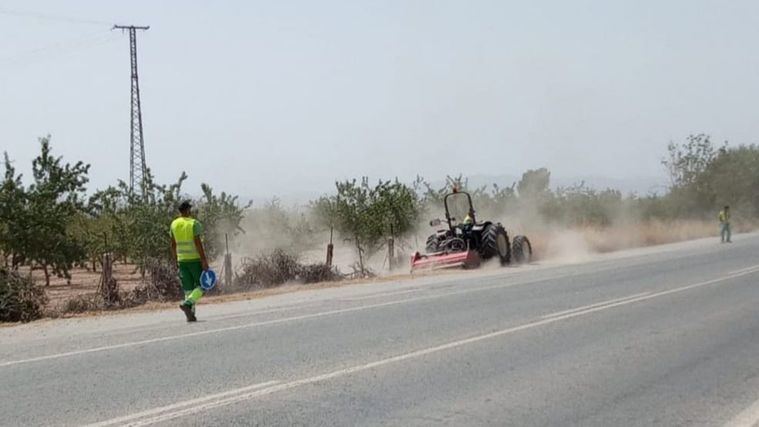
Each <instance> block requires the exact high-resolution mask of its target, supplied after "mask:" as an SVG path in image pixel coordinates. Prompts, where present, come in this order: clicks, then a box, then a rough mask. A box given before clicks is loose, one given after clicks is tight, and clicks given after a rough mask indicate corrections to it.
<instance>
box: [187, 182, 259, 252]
mask: <svg viewBox="0 0 759 427" xmlns="http://www.w3.org/2000/svg"><path fill="white" fill-rule="evenodd" d="M200 188H201V190H202V191H203V198H202V199H200V201H199V203H198V205H199V206H198V219H199V220H200V222H201V223H202V224H203V227H204V228H205V230H206V232H205V241H204V243H203V246H204V249H205V251H206V254H207V255H208V257H209V258H215V257H217V256H219V255H221V253H222V248H223V246H222V245H221V243H222V242H224V236H226V235H229V236H231V237H236V236H237V235H239V234H240V233H244V232H245V230H243V229H242V227H241V226H240V223H241V222H242V220H243V218H244V217H245V214H244V212H245V209H248V208H249V207H250V206H251V202H248V203H247V204H246V205H244V206H240V205H239V204H238V201H237V199H238V197H237V196H232V195H230V194H227V193H225V192H223V191H222V192H221V194H220V195H218V196H217V195H215V194H213V189H212V188H211V186H209V185H208V184H201V185H200Z"/></svg>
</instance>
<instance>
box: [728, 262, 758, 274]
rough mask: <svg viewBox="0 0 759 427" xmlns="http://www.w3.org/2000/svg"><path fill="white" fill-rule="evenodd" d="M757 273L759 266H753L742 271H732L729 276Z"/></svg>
mask: <svg viewBox="0 0 759 427" xmlns="http://www.w3.org/2000/svg"><path fill="white" fill-rule="evenodd" d="M755 271H759V264H757V265H752V266H751V267H746V268H741V269H740V270H735V271H731V272H729V273H727V274H740V273H753V272H755Z"/></svg>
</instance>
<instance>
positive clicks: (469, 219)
mask: <svg viewBox="0 0 759 427" xmlns="http://www.w3.org/2000/svg"><path fill="white" fill-rule="evenodd" d="M461 225H462V226H464V227H466V228H472V226H473V225H474V211H473V210H470V211H469V213H467V214H466V216H465V217H464V221H462V222H461Z"/></svg>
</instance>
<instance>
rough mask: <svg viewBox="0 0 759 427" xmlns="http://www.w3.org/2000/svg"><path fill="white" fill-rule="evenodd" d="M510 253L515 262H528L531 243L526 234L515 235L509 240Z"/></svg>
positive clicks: (530, 255) (530, 256) (530, 254)
mask: <svg viewBox="0 0 759 427" xmlns="http://www.w3.org/2000/svg"><path fill="white" fill-rule="evenodd" d="M511 254H512V256H513V257H514V262H515V263H517V264H528V263H529V262H530V261H531V260H532V244H530V241H529V240H528V239H527V237H526V236H515V237H514V240H513V241H512V242H511Z"/></svg>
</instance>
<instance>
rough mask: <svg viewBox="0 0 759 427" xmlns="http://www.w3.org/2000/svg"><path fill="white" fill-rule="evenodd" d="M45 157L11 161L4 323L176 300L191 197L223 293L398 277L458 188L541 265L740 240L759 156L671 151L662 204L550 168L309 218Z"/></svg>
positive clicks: (3, 192) (394, 187) (375, 190)
mask: <svg viewBox="0 0 759 427" xmlns="http://www.w3.org/2000/svg"><path fill="white" fill-rule="evenodd" d="M39 146H40V153H39V155H38V156H37V158H35V159H34V160H33V162H32V164H31V175H29V176H28V177H25V176H24V175H23V174H22V172H20V171H17V169H16V164H15V163H14V162H13V161H12V158H11V157H10V156H9V154H8V153H5V157H4V167H5V171H4V176H3V179H2V182H1V183H0V321H30V320H34V319H36V318H39V317H42V316H44V315H46V314H48V315H52V314H56V313H58V314H60V313H68V312H82V311H91V310H102V309H117V308H124V307H133V306H136V305H141V304H144V303H146V302H150V301H173V300H176V299H179V298H181V292H180V290H179V284H178V279H177V275H176V270H175V264H174V262H173V260H171V258H170V252H169V234H168V232H167V230H168V226H169V223H170V221H171V220H172V219H173V218H174V217H175V214H176V206H177V204H178V202H179V201H180V200H182V199H186V198H190V197H189V196H188V193H192V194H199V197H196V199H195V200H194V202H195V207H196V208H197V215H198V217H199V219H200V221H202V222H203V224H204V225H205V230H206V231H205V245H206V251H207V253H208V255H209V257H210V258H212V259H215V260H219V262H222V261H225V262H223V263H222V264H218V263H217V264H215V265H222V267H221V269H222V270H227V271H221V274H220V276H221V277H222V278H224V277H227V278H231V279H227V280H226V281H227V282H228V283H223V284H222V286H220V287H219V288H218V289H217V290H215V291H214V292H239V291H248V290H254V289H260V288H267V287H272V286H277V285H281V284H283V283H291V282H297V283H315V282H321V281H335V280H341V279H344V278H357V277H370V276H372V275H375V274H377V273H378V270H379V269H393V268H394V267H395V268H399V266H401V267H403V266H405V263H407V259H408V258H407V257H408V255H409V254H410V252H411V251H413V250H415V249H416V248H418V239H419V236H422V238H423V236H425V235H426V234H428V233H429V227H428V226H427V224H426V223H427V221H428V220H429V219H431V218H435V217H439V216H440V215H441V212H442V198H443V196H444V195H445V194H446V193H448V192H449V191H451V189H452V188H454V187H455V188H458V189H460V190H464V191H468V192H470V193H471V195H472V198H473V202H474V205H475V208H476V209H477V212H478V216H479V217H480V218H489V219H493V220H497V221H502V222H503V223H504V224H505V225H506V226H507V229H510V228H516V229H518V230H517V231H520V232H525V231H527V232H529V233H530V235H531V236H536V237H534V238H533V239H534V240H535V241H534V244H535V246H536V248H539V249H536V252H537V253H538V254H540V253H541V252H543V253H545V252H547V251H548V250H547V248H546V245H547V244H548V243H547V242H550V241H551V240H552V239H554V238H555V231H556V230H572V231H573V232H576V233H581V234H582V239H583V241H584V244H586V245H588V246H589V248H590V250H592V251H611V250H617V249H620V248H625V247H633V246H641V245H650V244H659V243H666V242H670V241H676V240H683V239H688V238H695V237H703V236H706V235H712V234H714V233H715V232H716V224H715V218H716V213H717V211H718V210H719V208H721V206H723V205H730V206H731V208H732V210H733V217H734V219H735V223H736V226H737V227H736V228H737V229H739V230H747V229H750V228H751V227H752V226H753V224H754V223H755V220H756V219H757V218H759V147H757V146H755V145H741V146H737V147H731V146H729V145H727V144H723V145H720V146H716V145H715V144H714V143H712V141H711V140H710V138H709V136H707V135H703V134H701V135H693V136H690V137H688V138H687V139H686V140H685V141H684V142H682V143H671V144H670V145H669V146H668V150H667V154H666V156H665V158H664V159H663V160H662V163H663V166H664V167H665V168H666V170H667V171H668V173H669V176H670V178H671V185H670V187H669V189H668V191H667V192H666V193H664V194H646V195H638V194H622V193H621V192H620V191H618V190H615V189H601V190H599V189H594V188H589V187H588V186H586V185H585V184H584V183H577V184H576V185H573V186H570V187H563V188H552V187H551V173H550V171H549V170H547V169H545V168H540V169H534V170H528V171H526V172H524V174H523V175H522V177H521V179H520V180H519V181H518V182H515V183H513V184H512V185H511V186H507V187H501V186H498V185H495V184H493V185H490V186H483V187H473V186H471V185H469V182H468V180H467V178H466V177H464V176H448V177H447V180H446V183H445V184H444V185H438V186H435V185H432V184H430V183H429V182H427V181H426V180H425V179H423V178H421V177H420V178H417V179H416V180H415V181H414V182H411V183H403V182H400V181H398V180H397V179H394V180H380V181H378V182H370V180H369V179H367V178H359V179H355V180H348V181H342V182H337V183H336V185H335V190H334V192H333V193H332V194H326V195H324V196H323V197H321V198H319V199H317V200H313V201H312V202H310V203H309V204H308V205H307V206H303V207H300V208H287V207H283V206H282V205H281V203H280V202H279V201H278V200H276V199H274V200H271V201H269V202H267V203H264V204H263V205H260V206H256V207H253V206H252V205H251V203H243V202H241V201H240V200H239V199H238V197H237V196H234V195H230V194H228V193H225V192H221V193H217V192H214V190H213V189H212V188H211V187H210V186H208V185H206V184H203V185H201V188H200V189H199V190H200V191H193V190H190V191H188V190H186V189H185V188H184V185H183V184H184V182H185V180H186V179H187V175H185V174H184V173H183V174H182V175H181V176H179V177H178V179H177V180H176V182H174V183H170V184H165V185H164V184H158V183H156V182H155V180H154V178H153V177H152V175H150V174H149V173H148V175H147V176H146V177H145V180H144V183H143V186H142V191H141V192H132V191H131V190H130V188H129V187H128V185H127V184H126V183H124V182H118V183H116V184H115V185H113V186H109V187H107V188H105V189H99V190H94V189H91V188H89V187H88V183H89V180H88V174H89V170H90V165H87V164H84V163H83V162H75V163H67V162H65V161H64V159H63V157H61V156H56V155H55V154H54V152H53V149H52V146H51V142H50V137H45V138H41V139H40V141H39ZM328 244H329V245H330V247H335V246H339V247H340V248H343V249H345V250H348V251H350V253H351V254H352V256H351V257H350V260H351V263H349V264H347V266H346V264H345V263H343V265H342V266H340V268H342V269H344V270H345V271H341V270H340V269H339V268H338V267H337V266H335V264H332V263H329V264H327V263H325V260H326V259H327V256H325V248H326V247H327V245H328ZM228 247H229V248H231V252H234V253H235V255H236V257H237V259H236V260H235V264H234V266H233V264H232V263H231V261H229V262H226V261H227V260H228V259H229V257H230V254H228V251H227V248H228ZM541 249H545V250H542V251H541ZM329 250H330V251H331V249H329ZM314 254H316V256H314ZM329 257H330V258H329V259H330V260H331V252H330V255H329ZM378 259H379V261H380V262H376V260H378ZM350 270H352V271H350ZM80 272H87V273H88V274H90V276H92V277H98V278H99V279H98V280H97V284H96V285H97V286H96V287H92V288H88V289H85V290H83V291H81V292H75V293H72V294H71V295H68V297H65V298H62V299H60V298H57V297H56V298H55V299H56V300H57V302H58V303H57V305H55V306H51V305H52V303H50V302H49V300H51V299H52V298H50V296H51V295H52V296H55V295H57V294H55V291H54V288H56V287H55V286H51V283H53V282H55V283H58V284H61V283H63V286H69V287H70V288H72V289H73V288H76V287H77V283H73V284H72V280H74V279H73V276H72V274H74V273H76V274H78V273H80ZM74 275H75V274H74ZM80 285H81V284H80ZM80 287H81V286H80Z"/></svg>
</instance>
